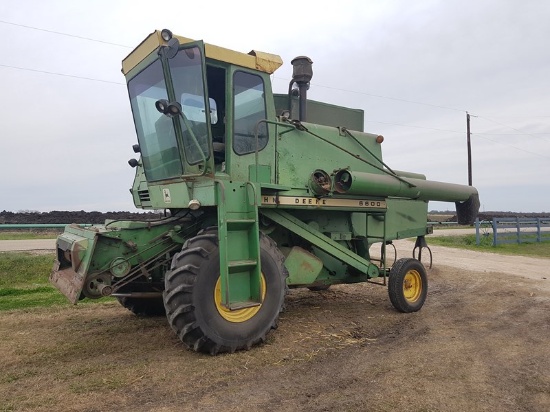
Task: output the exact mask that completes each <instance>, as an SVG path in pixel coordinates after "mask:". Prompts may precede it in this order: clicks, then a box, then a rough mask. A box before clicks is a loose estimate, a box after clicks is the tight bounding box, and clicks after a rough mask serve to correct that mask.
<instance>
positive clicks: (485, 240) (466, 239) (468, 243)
mask: <svg viewBox="0 0 550 412" xmlns="http://www.w3.org/2000/svg"><path fill="white" fill-rule="evenodd" d="M428 243H429V244H431V245H439V246H447V247H454V248H459V249H468V250H475V251H477V252H490V253H502V254H504V255H519V256H535V257H543V258H550V242H532V243H520V244H517V243H509V244H504V245H497V246H493V238H492V236H491V235H489V236H483V237H482V239H481V244H480V245H479V246H478V245H476V237H475V235H464V236H439V237H438V236H435V237H431V236H430V238H429V239H428Z"/></svg>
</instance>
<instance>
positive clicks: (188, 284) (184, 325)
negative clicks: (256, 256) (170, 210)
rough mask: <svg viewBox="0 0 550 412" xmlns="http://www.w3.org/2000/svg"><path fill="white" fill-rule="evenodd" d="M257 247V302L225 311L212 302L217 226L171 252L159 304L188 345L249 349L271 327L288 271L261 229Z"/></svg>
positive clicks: (216, 274)
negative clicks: (260, 284)
mask: <svg viewBox="0 0 550 412" xmlns="http://www.w3.org/2000/svg"><path fill="white" fill-rule="evenodd" d="M260 249H261V250H260V254H261V265H262V275H263V279H264V280H265V295H264V299H263V302H262V304H261V306H259V307H253V308H246V309H240V310H237V311H232V312H230V315H228V314H227V313H224V312H223V310H222V308H221V306H220V304H219V302H218V303H217V302H216V300H217V299H218V301H219V298H220V297H219V296H216V293H219V289H218V292H217V291H216V284H217V283H218V279H219V276H220V258H219V247H218V232H217V230H215V229H206V230H203V231H201V232H200V233H199V234H198V235H197V236H195V237H194V238H191V239H189V240H188V241H187V242H186V243H185V244H184V245H183V248H182V251H181V252H180V253H178V254H176V255H175V256H174V258H173V260H172V267H171V269H170V271H168V273H167V275H166V277H165V291H164V295H163V297H164V306H165V308H166V315H167V318H168V323H169V324H170V326H171V327H172V329H173V330H174V331H175V332H176V334H177V335H178V337H179V339H180V340H181V341H182V342H183V343H184V344H185V345H186V346H187V347H188V348H190V349H193V350H195V351H197V352H207V353H210V354H212V355H215V354H217V353H221V352H234V351H236V350H240V349H249V348H250V347H251V346H253V345H256V344H258V343H260V342H263V341H265V338H266V335H267V333H268V332H270V331H271V329H275V328H276V327H277V320H278V318H279V313H280V312H281V310H282V308H283V304H284V297H285V293H286V277H287V276H288V272H287V270H286V269H285V267H284V266H283V255H282V254H281V252H280V251H279V250H278V249H277V247H276V245H275V243H274V242H273V241H272V240H271V239H270V238H269V237H267V236H264V235H262V234H260ZM241 311H242V312H241ZM245 311H248V312H245Z"/></svg>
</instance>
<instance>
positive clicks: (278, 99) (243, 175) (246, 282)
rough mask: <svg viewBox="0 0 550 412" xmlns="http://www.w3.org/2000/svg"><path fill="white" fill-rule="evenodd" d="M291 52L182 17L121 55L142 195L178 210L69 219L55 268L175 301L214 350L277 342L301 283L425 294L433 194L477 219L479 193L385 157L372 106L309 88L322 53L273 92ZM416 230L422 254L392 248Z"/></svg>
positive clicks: (195, 344) (136, 296)
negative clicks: (238, 39) (210, 33)
mask: <svg viewBox="0 0 550 412" xmlns="http://www.w3.org/2000/svg"><path fill="white" fill-rule="evenodd" d="M281 65H282V60H281V58H280V57H279V56H276V55H273V54H268V53H263V52H259V51H251V52H250V53H248V54H243V53H238V52H235V51H232V50H228V49H224V48H221V47H218V46H214V45H210V44H204V43H203V42H202V41H193V40H191V39H187V38H184V37H179V36H174V35H172V33H171V32H170V31H169V30H162V31H155V32H154V33H152V34H150V35H149V36H148V37H147V38H146V39H145V40H144V41H143V42H142V43H141V44H140V45H139V46H138V47H137V48H136V49H135V50H134V51H132V52H131V53H130V54H129V55H128V56H127V57H126V58H125V59H124V60H123V62H122V72H123V74H124V75H125V77H126V81H127V84H128V93H129V97H130V104H131V108H132V113H133V118H134V123H135V128H136V133H137V141H138V143H137V144H136V145H134V147H133V149H134V151H135V152H136V153H139V159H131V160H130V161H129V164H130V166H132V167H134V168H135V170H136V175H135V179H134V183H133V185H132V188H131V193H132V197H133V200H134V204H135V205H136V207H138V208H142V209H152V210H153V209H154V210H165V211H166V218H163V219H160V220H154V221H116V220H111V221H106V222H105V224H104V225H98V226H92V227H88V228H82V227H79V226H77V225H70V226H67V227H66V229H65V232H64V233H63V234H62V235H60V236H59V237H58V239H57V256H56V262H55V264H54V268H53V270H52V273H51V275H50V280H51V282H52V283H53V284H54V285H55V286H56V287H57V288H58V289H59V290H60V291H61V292H62V293H63V294H64V295H65V296H66V297H67V298H68V299H69V300H70V301H71V302H72V303H75V304H76V303H77V302H78V301H79V300H81V299H84V298H90V299H97V298H101V297H105V296H113V297H116V299H118V301H119V302H120V303H121V304H122V305H123V306H124V307H126V308H128V309H129V310H131V311H132V312H134V313H135V314H138V315H163V314H166V317H167V318H168V323H169V324H170V326H171V327H172V329H173V330H174V331H175V332H176V334H177V336H178V337H179V339H180V340H181V341H182V342H183V343H184V344H185V345H187V346H188V347H189V348H190V349H193V350H195V351H200V352H207V353H211V354H216V353H220V352H233V351H235V350H240V349H249V348H250V347H251V346H253V345H256V344H258V343H260V342H262V341H264V340H265V338H266V335H267V334H268V332H270V330H271V329H274V328H276V327H277V320H278V317H279V313H280V312H281V310H282V309H283V305H284V299H285V294H286V293H287V290H288V288H296V287H307V288H310V289H311V290H322V289H327V288H329V287H330V286H331V285H334V284H340V283H357V282H373V283H377V284H381V285H387V286H388V291H389V297H390V300H391V302H392V304H393V306H394V307H395V308H396V309H397V310H398V311H401V312H414V311H417V310H419V309H420V308H421V307H422V305H423V304H424V301H425V299H426V293H427V287H428V280H427V277H426V271H425V269H424V266H423V264H422V263H421V262H420V257H421V256H420V255H421V251H422V248H423V247H425V246H426V242H425V239H424V236H425V235H426V234H428V233H430V230H429V228H428V227H427V211H428V201H430V200H437V201H446V202H455V203H456V207H457V216H458V219H459V222H460V223H461V224H471V223H472V222H473V221H474V219H475V217H476V215H477V212H478V209H479V198H478V193H477V190H476V189H475V188H473V187H471V186H463V185H456V184H449V183H441V182H434V181H429V180H426V177H425V176H424V175H421V174H417V173H410V172H402V171H399V170H395V169H392V168H391V167H390V166H389V165H387V164H386V163H384V161H383V160H382V150H381V144H382V141H383V140H384V138H383V137H382V136H380V135H377V134H370V133H365V132H363V112H362V111H361V110H355V109H349V108H345V107H340V106H334V105H330V104H326V103H321V102H317V101H313V100H308V99H307V90H308V88H309V85H310V80H311V78H312V61H311V60H310V59H309V58H308V57H304V56H300V57H297V58H295V59H293V60H292V65H293V77H292V81H291V82H290V84H289V88H288V94H273V92H272V90H271V80H270V75H271V74H272V73H273V72H275V70H277V68H279V67H280V66H281ZM403 238H416V247H415V250H416V249H418V255H419V256H418V260H417V259H415V258H403V259H399V260H396V259H390V255H391V256H394V254H393V253H386V250H387V249H388V248H389V247H391V245H392V241H393V240H394V239H403ZM373 244H378V245H376V246H375V248H376V250H380V252H381V253H380V255H381V256H380V257H379V258H377V259H374V258H372V257H371V252H370V248H371V246H372V245H373ZM415 253H416V252H415ZM415 253H413V254H412V255H413V256H415ZM430 256H431V253H430ZM392 260H393V262H390V263H387V261H392Z"/></svg>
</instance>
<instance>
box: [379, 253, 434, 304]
mask: <svg viewBox="0 0 550 412" xmlns="http://www.w3.org/2000/svg"><path fill="white" fill-rule="evenodd" d="M388 294H389V296H390V301H391V303H392V305H393V307H394V308H395V309H397V310H398V311H399V312H404V313H410V312H416V311H418V310H420V309H421V308H422V306H423V305H424V302H425V301H426V296H427V294H428V276H427V275H426V269H424V265H423V264H422V263H421V262H419V261H418V260H416V259H412V258H403V259H399V260H398V261H397V262H396V263H395V264H394V265H393V267H392V268H391V270H390V275H389V282H388Z"/></svg>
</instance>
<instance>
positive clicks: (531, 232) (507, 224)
mask: <svg viewBox="0 0 550 412" xmlns="http://www.w3.org/2000/svg"><path fill="white" fill-rule="evenodd" d="M484 230H485V232H484V233H483V231H484ZM489 230H490V231H492V235H493V246H496V245H501V244H504V243H533V242H548V241H550V218H548V217H546V218H517V217H516V218H508V217H507V218H493V220H492V221H490V222H487V221H480V220H479V219H476V244H477V245H479V244H480V243H481V237H482V236H488V235H490V234H491V233H490V232H489Z"/></svg>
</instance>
